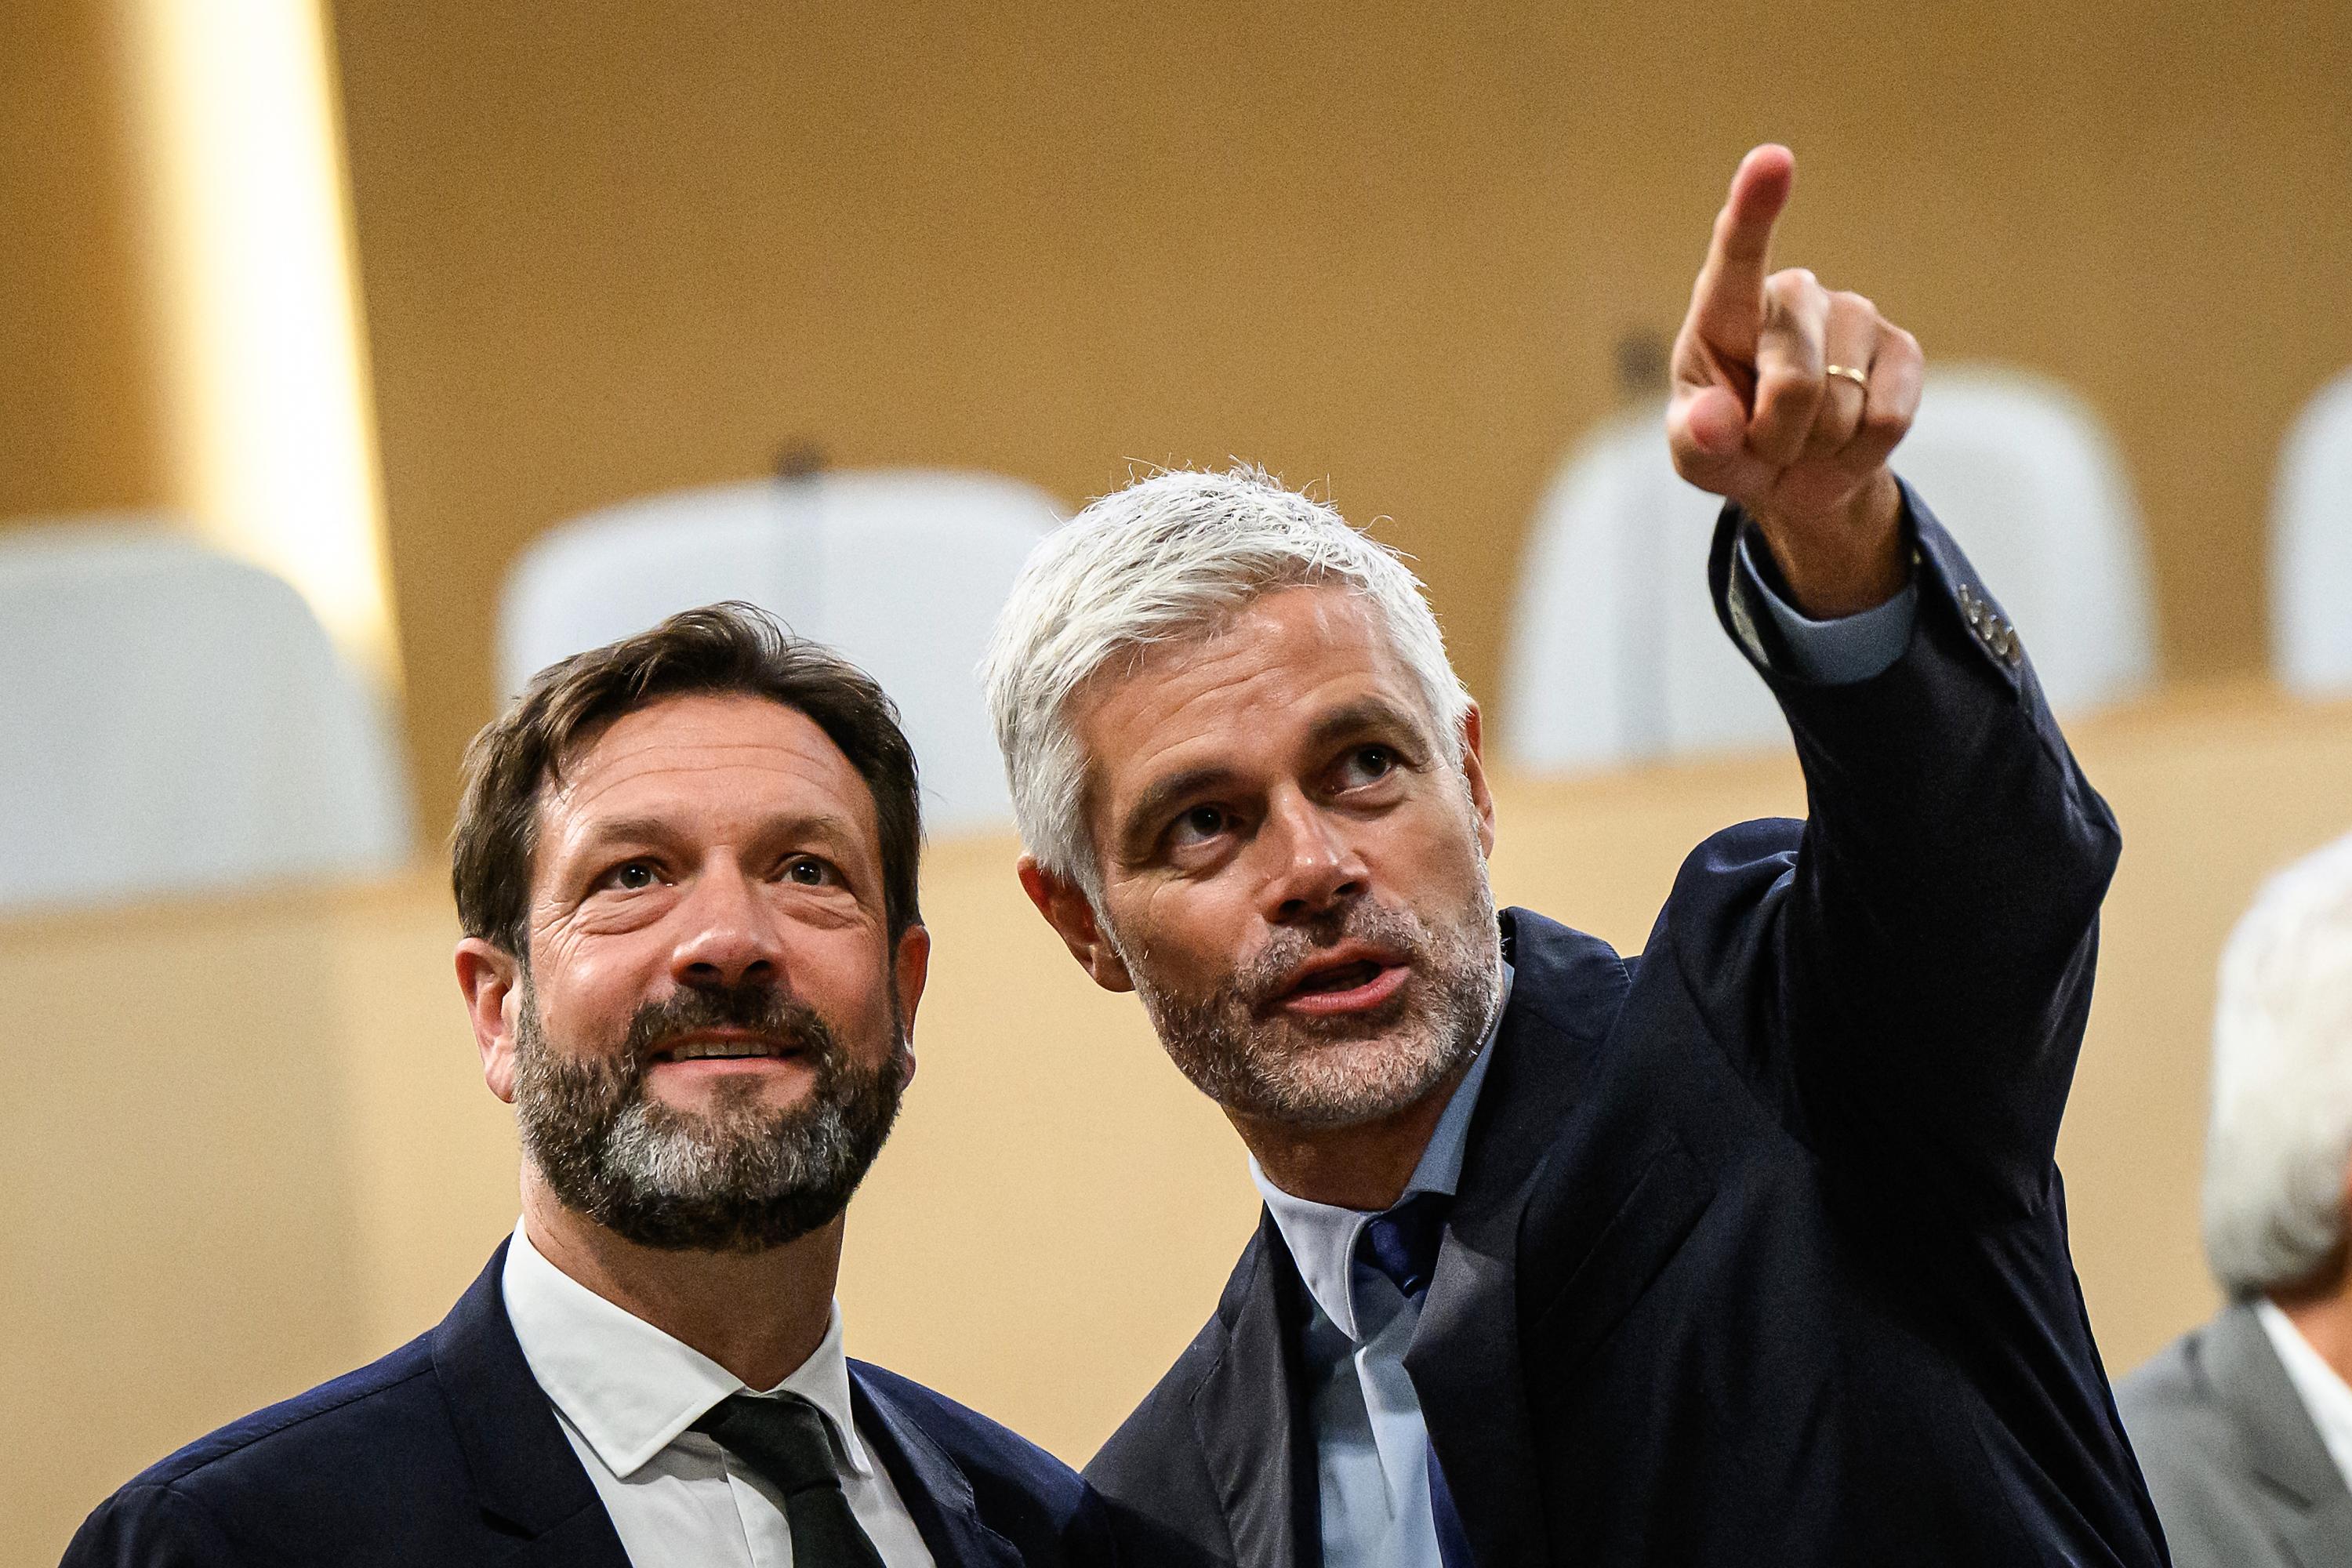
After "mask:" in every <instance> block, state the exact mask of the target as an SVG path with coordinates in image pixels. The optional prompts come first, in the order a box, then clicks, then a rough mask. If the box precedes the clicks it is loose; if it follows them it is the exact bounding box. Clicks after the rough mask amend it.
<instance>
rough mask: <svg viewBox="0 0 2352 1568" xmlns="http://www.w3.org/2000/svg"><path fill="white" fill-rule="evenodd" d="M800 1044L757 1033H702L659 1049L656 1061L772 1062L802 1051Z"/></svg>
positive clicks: (787, 1059)
mask: <svg viewBox="0 0 2352 1568" xmlns="http://www.w3.org/2000/svg"><path fill="white" fill-rule="evenodd" d="M802 1054H803V1053H802V1051H801V1049H800V1047H797V1046H788V1045H786V1044H784V1043H783V1042H782V1041H781V1040H775V1039H770V1038H767V1037H763V1036H757V1035H718V1036H709V1035H698V1036H696V1037H692V1038H690V1039H685V1040H680V1041H678V1042H677V1044H676V1045H673V1046H670V1047H666V1048H664V1049H662V1050H659V1051H656V1052H655V1053H654V1056H653V1060H654V1062H655V1063H656V1065H658V1064H660V1063H663V1062H772V1061H789V1060H791V1059H792V1058H795V1057H798V1056H800V1055H802Z"/></svg>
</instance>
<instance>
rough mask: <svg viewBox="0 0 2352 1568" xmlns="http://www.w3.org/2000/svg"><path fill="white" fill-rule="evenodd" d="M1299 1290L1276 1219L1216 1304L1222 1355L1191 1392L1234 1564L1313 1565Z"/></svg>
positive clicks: (1314, 1521)
mask: <svg viewBox="0 0 2352 1568" xmlns="http://www.w3.org/2000/svg"><path fill="white" fill-rule="evenodd" d="M1305 1292H1306V1287H1305V1286H1304V1285H1303V1284H1301V1283H1300V1282H1299V1280H1298V1278H1297V1267H1296V1266H1295V1265H1293V1264H1292V1262H1291V1261H1290V1250H1289V1248H1288V1247H1286V1246H1285V1245H1284V1243H1283V1240H1282V1233H1281V1232H1280V1231H1279V1230H1277V1229H1276V1226H1275V1223H1274V1216H1273V1215H1270V1214H1265V1213H1263V1212H1261V1214H1260V1215H1259V1218H1258V1232H1257V1235H1256V1236H1255V1237H1253V1238H1252V1239H1251V1241H1250V1244H1249V1247H1248V1249H1247V1250H1245V1251H1244V1253H1243V1254H1242V1260H1241V1262H1240V1264H1239V1265H1238V1266H1236V1267H1235V1268H1234V1275H1233V1279H1231V1280H1230V1281H1228V1282H1227V1284H1226V1286H1225V1294H1224V1299H1223V1300H1221V1301H1219V1302H1218V1304H1217V1317H1218V1319H1219V1321H1222V1322H1223V1324H1224V1325H1225V1331H1226V1342H1225V1352H1224V1354H1223V1356H1222V1357H1220V1358H1219V1359H1218V1361H1217V1363H1216V1364H1215V1366H1213V1367H1212V1368H1211V1369H1210V1371H1209V1373H1208V1375H1207V1376H1206V1377H1204V1378H1203V1379H1202V1382H1201V1386H1200V1387H1199V1389H1198V1390H1196V1391H1195V1392H1194V1394H1193V1395H1192V1426H1193V1432H1194V1435H1195V1436H1196V1438H1197V1439H1198V1441H1199V1443H1200V1445H1201V1452H1202V1457H1203V1458H1204V1459H1205V1460H1206V1462H1207V1465H1208V1468H1209V1475H1210V1478H1211V1479H1212V1480H1213V1481H1214V1483H1215V1485H1216V1488H1217V1500H1218V1503H1219V1505H1220V1506H1221V1507H1222V1508H1223V1510H1224V1515H1225V1525H1226V1528H1227V1529H1228V1530H1229V1531H1231V1533H1232V1535H1233V1542H1234V1562H1235V1563H1237V1564H1238V1568H1314V1565H1315V1564H1317V1563H1320V1562H1321V1561H1322V1532H1321V1526H1320V1521H1319V1510H1320V1508H1321V1499H1320V1496H1319V1494H1318V1484H1317V1481H1316V1465H1315V1452H1314V1445H1313V1443H1312V1441H1311V1440H1310V1438H1309V1436H1308V1434H1307V1422H1306V1417H1305V1408H1304V1406H1305V1398H1306V1395H1305V1386H1304V1385H1305V1378H1304V1375H1303V1373H1302V1372H1301V1369H1300V1365H1299V1355H1300V1351H1299V1340H1300V1335H1301V1331H1302V1329H1303V1327H1304V1322H1303V1320H1304V1316H1305V1312H1304V1305H1303V1298H1304V1296H1305Z"/></svg>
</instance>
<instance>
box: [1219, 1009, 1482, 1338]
mask: <svg viewBox="0 0 2352 1568" xmlns="http://www.w3.org/2000/svg"><path fill="white" fill-rule="evenodd" d="M1514 978H1515V973H1514V971H1513V970H1512V968H1511V966H1510V965H1509V964H1508V963H1505V964H1504V965H1503V994H1502V998H1501V1000H1500V1001H1499V1002H1498V1003H1497V1004H1496V1007H1495V1016H1494V1017H1493V1018H1492V1019H1491V1020H1490V1021H1489V1022H1488V1023H1487V1025H1486V1037H1485V1038H1484V1039H1482V1040H1480V1041H1479V1042H1478V1053H1477V1055H1476V1056H1475V1057H1473V1058H1471V1059H1470V1070H1469V1071H1467V1072H1465V1073H1464V1074H1463V1075H1462V1081H1461V1082H1460V1083H1458V1084H1456V1085H1454V1096H1453V1098H1452V1099H1451V1100H1447V1101H1446V1102H1445V1110H1444V1113H1443V1114H1441V1115H1440V1116H1439V1117H1438V1119H1437V1126H1436V1128H1435V1129H1434V1130H1433V1131H1432V1132H1431V1133H1430V1135H1429V1143H1428V1146H1427V1147H1426V1148H1424V1149H1423V1150H1422V1152H1421V1163H1419V1164H1417V1165H1415V1166H1414V1167H1413V1172H1412V1180H1410V1181H1408V1182H1407V1183H1405V1184H1404V1193H1403V1194H1402V1195H1401V1196H1400V1198H1399V1200H1398V1201H1400V1202H1402V1201H1403V1198H1405V1197H1410V1196H1412V1194H1415V1193H1444V1194H1447V1195H1448V1196H1451V1195H1452V1194H1453V1193H1454V1189H1455V1188H1456V1187H1457V1186H1458V1185H1459V1184H1461V1181H1462V1160H1463V1156H1464V1155H1465V1153H1466V1152H1468V1149H1469V1146H1470V1119H1471V1117H1472V1116H1473V1115H1474V1114H1475V1112H1476V1111H1477V1109H1478V1091H1479V1089H1480V1088H1481V1087H1483V1086H1484V1085H1485V1083H1486V1068H1487V1067H1488V1066H1489V1065H1491V1064H1492V1063H1493V1061H1494V1059H1495V1050H1494V1046H1495V1037H1496V1034H1497V1033H1499V1032H1500V1031H1501V1029H1502V1026H1503V1013H1504V1010H1505V1009H1506V1008H1507V1007H1509V1006H1510V1005H1511V983H1512V981H1513V979H1514ZM1249 1173H1250V1180H1251V1181H1252V1182H1253V1183H1255V1184H1256V1186H1257V1190H1258V1195H1259V1196H1261V1197H1263V1198H1264V1199H1265V1206H1266V1209H1267V1211H1268V1212H1269V1213H1271V1214H1272V1215H1274V1224H1275V1228H1276V1229H1277V1230H1279V1231H1280V1232H1281V1233H1282V1239H1283V1243H1284V1245H1286V1247H1289V1248H1290V1256H1291V1259H1292V1260H1293V1261H1294V1262H1296V1263H1297V1265H1298V1275H1299V1278H1300V1279H1303V1280H1305V1281H1306V1282H1307V1294H1308V1295H1310V1296H1312V1297H1314V1298H1315V1304H1316V1305H1317V1306H1318V1307H1320V1308H1321V1309H1323V1315H1324V1316H1325V1317H1327V1318H1328V1319H1330V1320H1331V1321H1332V1322H1333V1324H1335V1325H1336V1326H1337V1327H1338V1328H1339V1331H1340V1332H1341V1333H1343V1334H1345V1335H1347V1336H1348V1338H1349V1340H1351V1341H1354V1342H1358V1343H1360V1342H1362V1340H1363V1338H1364V1335H1363V1333H1362V1332H1361V1331H1360V1326H1359V1324H1358V1323H1357V1321H1356V1292H1355V1288H1354V1279H1355V1265H1356V1238H1357V1237H1359V1236H1360V1235H1362V1234H1363V1229H1364V1226H1365V1224H1366V1223H1367V1222H1368V1221H1370V1219H1371V1218H1372V1217H1373V1215H1372V1214H1371V1213H1370V1211H1368V1210H1364V1209H1350V1208H1341V1207H1340V1206H1339V1205H1336V1204H1318V1203H1314V1202H1311V1201H1309V1200H1308V1199H1306V1198H1300V1197H1293V1196H1292V1195H1291V1194H1288V1193H1286V1192H1284V1191H1283V1190H1282V1189H1281V1188H1280V1187H1277V1186H1276V1185H1275V1184H1274V1183H1273V1181H1272V1180H1271V1179H1269V1178H1268V1177H1267V1175H1266V1173H1265V1169H1264V1168H1263V1167H1262V1166H1260V1165H1259V1164H1258V1163H1257V1157H1256V1156H1255V1155H1252V1156H1251V1157H1250V1163H1249Z"/></svg>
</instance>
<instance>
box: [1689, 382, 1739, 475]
mask: <svg viewBox="0 0 2352 1568" xmlns="http://www.w3.org/2000/svg"><path fill="white" fill-rule="evenodd" d="M1675 412H1676V414H1677V415H1679V416H1680V419H1681V424H1682V427H1683V434H1684V435H1685V437H1686V438H1687V439H1688V440H1689V442H1690V445H1691V446H1692V447H1694V448H1695V449H1696V450H1697V451H1698V452H1699V453H1701V454H1703V455H1704V456H1706V457H1709V458H1728V457H1731V456H1732V455H1734V454H1735V453H1737V452H1738V451H1739V450H1740V448H1741V447H1745V446H1746V445H1747V444H1748V410H1747V408H1746V406H1745V405H1742V404H1741V403H1740V401H1739V395H1738V393H1735V392H1733V391H1732V390H1731V389H1730V388H1729V387H1727V386H1703V387H1700V388H1698V389H1696V391H1694V392H1693V393H1691V395H1689V396H1688V397H1686V398H1685V399H1684V400H1683V403H1682V406H1681V407H1680V408H1678V409H1677V410H1676V411H1675Z"/></svg>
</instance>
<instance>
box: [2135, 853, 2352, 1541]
mask: <svg viewBox="0 0 2352 1568" xmlns="http://www.w3.org/2000/svg"><path fill="white" fill-rule="evenodd" d="M2347 1195H2352V837H2347V838H2342V839H2338V840H2337V841H2336V843H2334V844H2331V845H2329V846H2328V847H2326V848H2325V849H2323V850H2320V851H2319V852H2318V853H2317V854H2315V855H2312V856H2310V857H2309V858H2305V859H2304V860H2301V861H2298V862H2297V863H2296V864H2295V865H2294V866H2292V867H2290V868H2288V869H2286V870H2285V871H2283V872H2281V873H2280V874H2279V875H2278V876H2277V877H2275V878H2274V879H2272V880H2271V882H2270V883H2269V884H2268V885H2267V886H2265V887H2264V888H2263V890H2262V893H2261V895H2260V896H2259V897H2258V898H2257V899H2256V900H2254V905H2253V908H2252V909H2251V910H2248V911H2247V912H2246V915H2245V918H2244V919H2243V920H2242V921H2239V922H2238V929H2237V931H2235V932H2234V933H2233V934H2232V935H2231V938H2230V945H2229V948H2228V950H2227V951H2226V952H2224V953H2223V954H2222V958H2221V1001H2220V1005H2218V1006H2217V1007H2216V1008H2215V1010H2214V1019H2213V1124H2212V1130H2211V1132H2210V1135H2209V1136H2208V1138H2207V1140H2206V1148H2205V1254H2206V1257H2207V1258H2208V1259H2209V1261H2210V1263H2211V1265H2212V1268H2213V1275H2214V1278H2215V1279H2218V1280H2219V1281H2220V1282H2221V1288H2222V1289H2224V1290H2226V1291H2228V1292H2229V1295H2230V1302H2231V1304H2230V1305H2229V1306H2228V1307H2226V1308H2224V1309H2223V1310H2222V1311H2221V1316H2219V1317H2217V1318H2215V1319H2214V1320H2213V1321H2211V1322H2210V1323H2207V1324H2206V1325H2205V1326H2204V1327H2202V1328H2200V1329H2196V1330H2193V1331H2190V1332H2189V1333H2188V1334H2185V1335H2183V1336H2182V1337H2181V1338H2180V1339H2179V1340H2177V1341H2175V1342H2173V1343H2172V1344H2171V1345H2169V1346H2168V1347H2166V1349H2165V1350H2164V1351H2163V1352H2161V1353H2159V1354H2158V1356H2157V1357H2156V1358H2155V1359H2154V1360H2152V1361H2150V1362H2149V1363H2147V1365H2146V1366H2143V1367H2141V1368H2140V1369H2139V1370H2138V1371H2137V1372H2136V1373H2132V1374H2131V1376H2129V1377H2127V1378H2126V1379H2125V1380H2124V1381H2123V1383H2122V1384H2120V1385H2118V1386H2117V1388H2116V1402H2117V1404H2118V1405H2121V1407H2122V1409H2123V1415H2124V1425H2125V1426H2126V1428H2128V1429H2129V1431H2130V1432H2131V1436H2132V1444H2133V1446H2134V1447H2136V1448H2137V1449H2138V1450H2139V1458H2140V1463H2141V1465H2142V1466H2144V1467H2145V1468H2146V1469H2147V1484H2148V1489H2149V1490H2150V1491H2152V1492H2153V1493H2154V1494H2155V1496H2156V1510H2157V1512H2158V1514H2159V1515H2161V1516H2162V1517H2163V1520H2164V1531H2165V1534H2166V1535H2167V1536H2168V1538H2169V1539H2170V1541H2171V1542H2172V1560H2173V1562H2175V1563H2178V1564H2179V1565H2180V1568H2352V1386H2347V1379H2352V1257H2347V1253H2348V1252H2352V1247H2347V1242H2352V1227H2347V1223H2346V1213H2347Z"/></svg>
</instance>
